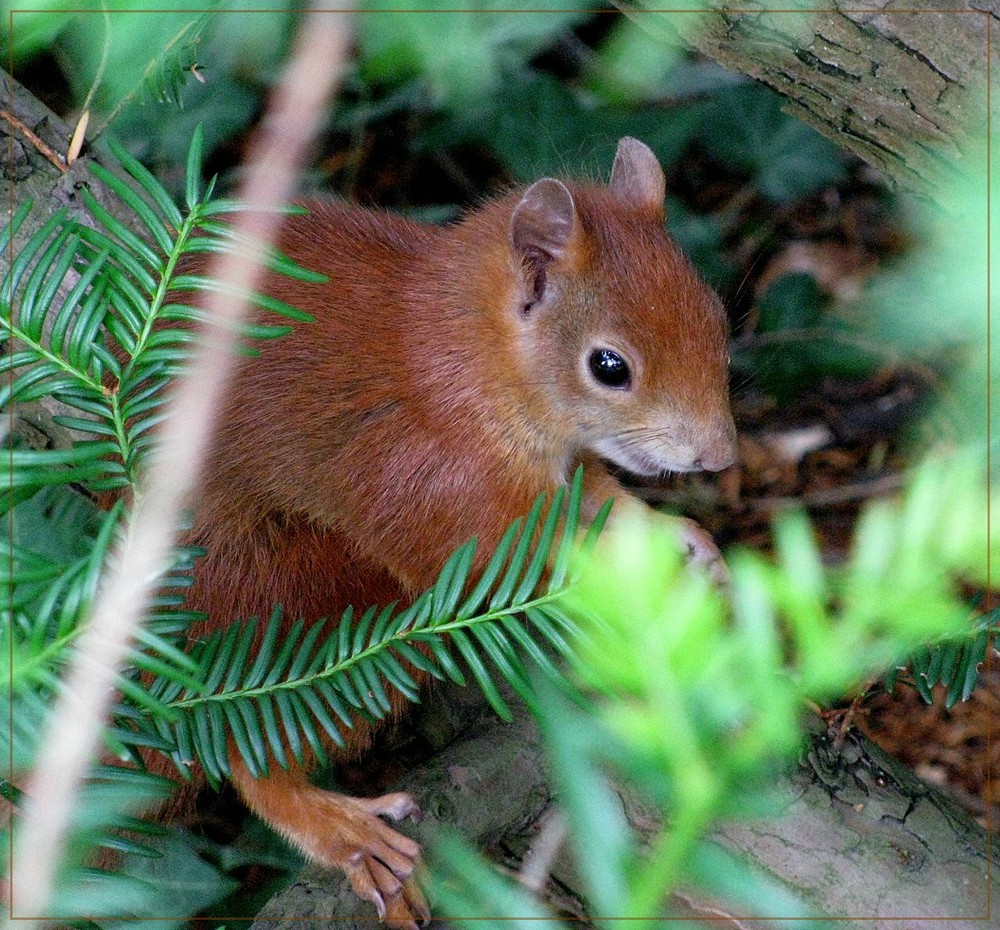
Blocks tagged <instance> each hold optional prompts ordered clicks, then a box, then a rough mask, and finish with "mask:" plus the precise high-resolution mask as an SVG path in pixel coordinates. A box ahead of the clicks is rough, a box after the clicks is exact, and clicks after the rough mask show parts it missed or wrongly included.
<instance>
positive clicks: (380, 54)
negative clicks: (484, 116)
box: [355, 0, 590, 108]
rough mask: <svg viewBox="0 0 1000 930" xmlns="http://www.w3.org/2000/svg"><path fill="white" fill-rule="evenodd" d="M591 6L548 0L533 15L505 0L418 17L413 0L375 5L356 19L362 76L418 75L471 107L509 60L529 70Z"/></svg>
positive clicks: (447, 99)
mask: <svg viewBox="0 0 1000 930" xmlns="http://www.w3.org/2000/svg"><path fill="white" fill-rule="evenodd" d="M589 8H590V4H587V3H586V2H584V0H569V2H566V0H543V2H540V3H536V4H534V5H533V7H532V12H531V13H530V15H529V14H526V13H524V12H516V11H514V10H512V9H511V7H510V4H509V3H507V2H505V0H485V2H476V3H472V2H469V0H463V2H462V3H458V4H453V5H452V6H451V7H450V8H449V9H442V10H440V11H425V12H423V13H421V15H418V16H414V15H410V14H409V13H408V12H407V11H412V9H413V6H412V4H411V3H408V2H407V0H380V2H378V3H375V2H368V3H366V4H365V5H364V6H363V7H362V9H361V11H360V14H359V15H358V17H357V18H356V20H355V23H356V28H357V38H358V44H359V47H360V49H361V53H362V64H361V71H362V75H363V76H364V77H365V79H366V80H369V81H372V82H377V83H382V84H390V85H398V84H400V83H402V82H404V81H406V80H408V79H409V78H411V77H414V76H418V75H419V76H421V77H422V78H423V79H424V80H425V81H426V82H427V85H428V87H429V88H430V91H431V98H432V100H433V101H434V102H435V104H436V105H440V106H443V107H445V108H454V107H460V106H470V105H473V104H474V103H476V102H477V101H479V100H481V99H482V98H483V97H485V96H486V95H487V94H490V93H492V92H493V91H495V90H496V89H497V88H498V86H499V83H500V79H501V74H502V70H503V66H504V65H509V64H516V65H517V66H518V67H522V66H523V65H524V64H525V63H526V62H527V61H528V60H529V59H530V58H531V57H532V56H533V55H535V54H537V53H538V52H540V51H541V50H542V49H543V48H545V46H546V45H548V44H549V43H550V42H551V41H552V39H553V37H554V36H556V35H557V34H558V33H559V32H561V31H563V30H565V29H568V28H569V27H570V26H572V25H573V24H574V23H576V22H578V21H579V20H580V19H581V18H582V16H583V11H585V10H587V9H589ZM472 11H475V12H474V13H473V12H472Z"/></svg>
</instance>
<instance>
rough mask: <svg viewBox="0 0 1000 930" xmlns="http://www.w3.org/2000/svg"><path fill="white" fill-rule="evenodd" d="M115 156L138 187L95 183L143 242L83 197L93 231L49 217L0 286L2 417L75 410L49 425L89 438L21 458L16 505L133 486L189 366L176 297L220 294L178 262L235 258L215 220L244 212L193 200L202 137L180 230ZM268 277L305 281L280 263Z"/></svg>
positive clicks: (121, 155)
mask: <svg viewBox="0 0 1000 930" xmlns="http://www.w3.org/2000/svg"><path fill="white" fill-rule="evenodd" d="M112 148H113V150H114V151H115V153H116V156H117V157H118V159H119V161H120V162H121V164H122V166H123V167H124V168H125V170H126V171H127V172H128V174H129V176H130V177H131V179H132V181H134V182H135V186H132V185H130V184H128V183H126V182H125V181H123V180H122V179H121V178H120V177H117V176H116V175H114V174H112V173H111V172H109V171H107V170H105V169H103V168H102V167H101V166H99V165H96V166H95V167H94V169H93V170H94V173H95V175H96V176H97V177H98V178H99V179H100V180H101V181H102V182H103V183H104V184H105V185H106V186H107V187H108V188H109V189H110V190H111V191H113V193H114V194H115V195H116V196H117V197H118V198H119V200H120V201H121V202H122V204H123V205H124V206H126V207H128V208H129V209H130V210H131V211H132V213H133V215H134V217H135V220H136V221H137V222H138V223H139V224H141V228H142V231H143V235H142V236H140V235H138V234H136V233H135V232H133V231H132V229H130V228H129V227H128V226H126V225H125V224H123V223H122V222H121V221H119V220H118V219H116V218H115V217H114V216H113V215H112V214H111V213H109V212H108V211H107V210H106V209H105V208H104V207H102V206H101V205H100V204H99V203H98V202H97V200H96V199H95V198H94V197H93V195H92V194H91V193H90V192H89V191H87V190H86V189H84V190H83V194H82V196H83V199H84V202H85V203H86V204H87V207H88V208H89V210H90V212H91V214H92V215H93V217H94V219H95V221H96V223H95V226H93V227H92V226H88V225H85V224H82V223H77V222H71V221H67V217H66V214H65V212H64V211H57V212H56V213H55V214H54V215H53V216H52V217H51V218H50V219H49V220H48V221H46V222H45V223H44V224H42V225H41V226H40V227H39V228H38V230H37V231H36V232H35V233H34V234H33V235H32V236H31V237H30V238H29V239H28V241H27V242H26V243H24V244H23V245H22V246H21V248H20V249H19V251H18V252H17V255H16V256H15V257H14V259H13V260H12V262H11V265H10V270H9V271H8V272H7V274H6V275H5V277H4V279H3V282H2V284H0V287H2V293H3V297H2V298H0V326H2V327H3V329H5V330H6V331H7V333H8V334H9V335H10V337H12V339H13V340H14V351H12V352H11V353H10V354H8V355H7V356H5V357H4V359H3V360H2V362H0V368H2V370H3V372H4V373H9V374H10V378H9V381H8V382H7V383H6V384H5V385H4V386H3V387H2V388H0V405H2V406H7V405H8V404H10V403H17V402H20V403H24V402H27V401H31V400H36V399H38V398H40V397H52V398H54V399H55V400H57V401H59V402H61V403H62V404H65V405H66V406H67V407H69V408H71V410H72V412H71V413H68V414H63V415H60V416H58V417H57V418H56V420H57V422H59V423H60V424H62V425H63V426H68V427H71V428H73V429H75V430H79V431H81V432H82V433H84V434H88V435H89V437H90V438H85V439H81V440H79V441H77V442H75V443H74V444H73V447H72V448H71V449H66V450H62V451H60V452H56V451H53V450H45V451H41V452H39V451H35V450H28V449H15V450H14V451H13V452H12V453H11V470H10V473H9V475H7V476H6V477H5V480H4V483H3V485H2V487H3V490H4V491H8V492H9V493H10V495H11V497H12V499H13V500H15V501H23V500H26V499H27V498H28V497H30V496H31V495H33V494H35V493H36V492H37V491H38V490H39V489H40V488H43V487H46V486H48V485H51V484H62V485H65V484H69V483H70V482H75V483H80V484H85V485H86V486H88V487H89V488H91V489H92V490H112V489H117V488H122V487H125V486H127V485H129V484H131V483H133V482H134V480H135V477H136V475H137V474H138V473H139V471H140V470H141V466H142V463H143V461H144V457H145V454H146V451H147V450H148V448H149V445H150V442H151V440H152V436H153V429H154V427H155V426H156V425H157V423H159V422H160V420H161V418H162V415H163V410H162V406H163V399H164V394H163V387H164V386H165V385H166V383H167V382H168V380H169V379H170V377H172V376H173V375H174V374H176V373H177V371H178V370H179V368H180V365H181V364H182V362H183V361H184V359H185V358H186V356H187V351H188V346H189V344H190V342H191V339H192V335H191V329H190V324H193V323H196V322H197V321H198V319H199V316H200V313H201V311H200V310H199V309H198V308H197V307H194V306H191V305H190V304H187V303H182V302H169V303H168V300H169V298H170V297H171V295H172V292H173V293H179V292H185V291H207V290H213V289H215V287H216V285H215V284H214V283H213V282H212V281H210V280H209V279H208V278H206V277H205V276H204V275H203V274H200V273H197V272H195V273H192V272H191V271H190V270H187V269H184V268H181V267H179V262H180V261H181V258H182V256H185V255H190V254H193V253H208V252H227V251H232V250H234V249H237V248H238V247H239V243H238V242H237V241H235V240H234V238H233V236H232V233H231V232H230V231H229V230H228V229H227V227H225V226H224V225H223V224H222V223H220V222H219V221H218V219H216V217H218V216H220V215H224V214H225V213H227V212H231V211H232V210H234V209H238V205H236V204H233V203H231V202H227V201H224V200H216V201H208V200H206V199H205V198H206V197H207V196H209V195H210V193H211V190H210V189H211V187H212V185H211V184H210V185H209V190H207V191H206V192H205V195H202V194H200V192H199V189H198V185H199V182H198V171H199V170H200V164H201V134H200V133H195V136H194V139H193V142H192V146H191V155H190V158H189V171H188V178H189V182H188V191H187V213H186V215H183V216H182V214H181V212H180V211H179V210H178V208H177V207H176V206H175V205H174V203H173V201H172V200H171V199H170V197H169V196H168V195H167V193H166V191H165V190H164V189H163V187H162V186H161V185H159V184H158V182H157V181H156V180H155V179H154V178H153V177H152V176H151V175H150V174H149V173H148V172H147V171H146V169H145V168H143V167H142V165H140V164H139V162H137V161H136V160H135V159H134V158H132V157H131V156H130V155H129V154H128V153H127V152H126V151H125V150H124V149H122V148H121V147H119V146H117V145H116V144H114V143H112ZM30 209H31V205H30V203H29V204H26V205H25V206H24V207H22V208H21V209H20V210H19V211H18V212H17V213H16V214H15V216H14V218H13V220H12V221H11V223H10V225H9V226H8V227H7V228H6V230H5V232H4V234H3V236H2V238H0V247H2V249H3V250H4V251H6V250H7V249H8V247H9V243H10V241H11V239H12V238H13V236H15V235H16V234H17V232H18V230H19V229H20V228H21V226H22V224H23V223H24V222H25V220H26V219H27V217H28V215H29V211H30ZM271 266H272V267H273V268H275V269H276V270H279V271H281V272H283V273H286V274H295V275H297V276H299V277H309V275H308V274H306V273H305V272H304V271H301V270H296V269H295V268H294V266H293V265H292V264H291V263H290V262H289V261H288V260H287V259H285V258H283V257H282V256H280V255H277V254H274V255H272V257H271ZM71 276H72V277H73V278H75V282H74V283H73V284H72V286H70V280H71ZM77 276H78V277H77ZM312 277H313V278H315V277H316V276H312ZM60 294H62V295H63V296H62V297H59V296H58V295H60ZM253 299H254V300H255V302H256V303H257V304H259V305H261V306H265V307H266V308H267V309H268V310H270V311H272V312H275V313H278V314H281V315H283V316H285V317H287V318H289V319H292V320H296V321H303V320H306V319H308V317H307V316H306V315H305V314H303V313H301V312H300V311H298V310H295V309H294V308H292V307H289V306H288V305H286V304H283V303H281V302H280V301H276V300H273V299H271V298H265V297H264V296H263V295H253ZM13 307H16V308H17V313H16V316H15V315H14V314H13V312H12V309H13ZM165 323H169V324H171V325H163V324H165ZM287 331H288V330H287V328H286V327H279V326H270V327H267V326H260V325H257V326H254V327H252V328H248V330H247V334H248V336H252V337H254V338H259V339H266V338H274V337H276V336H280V335H282V334H283V333H285V332H287Z"/></svg>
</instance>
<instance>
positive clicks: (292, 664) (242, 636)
mask: <svg viewBox="0 0 1000 930" xmlns="http://www.w3.org/2000/svg"><path fill="white" fill-rule="evenodd" d="M581 493H582V471H578V472H577V474H576V477H575V478H574V481H573V484H572V487H571V489H570V494H569V501H568V505H567V507H566V508H564V507H563V496H564V491H563V489H560V490H559V491H558V492H557V493H556V495H555V497H554V499H553V500H552V501H551V503H550V505H549V506H548V508H547V509H546V508H545V507H544V504H545V502H544V498H543V497H539V499H538V500H537V501H536V502H535V506H534V508H533V509H532V511H531V512H530V513H529V514H528V516H527V518H526V519H525V520H524V521H523V523H522V521H520V520H518V521H516V522H515V523H513V524H511V526H510V528H509V529H508V531H507V533H506V534H505V535H504V537H503V540H502V541H501V543H500V544H499V546H498V548H497V549H496V551H495V552H494V553H493V555H492V557H491V559H490V560H489V562H488V564H487V565H486V567H485V569H484V570H483V572H482V574H481V575H480V576H479V578H478V581H477V582H476V584H475V586H474V587H472V586H471V583H470V577H471V576H470V573H471V571H472V566H473V563H474V560H475V553H476V542H475V540H473V541H471V542H469V543H467V544H466V545H464V546H462V547H460V548H459V549H458V550H457V551H456V552H455V554H454V555H453V556H452V557H451V558H450V559H449V560H448V562H447V564H446V565H445V566H444V568H443V569H442V570H441V575H440V577H439V578H438V581H437V583H436V584H435V585H434V586H433V587H432V588H430V589H429V590H428V591H426V592H425V593H424V594H422V595H421V596H420V597H418V598H417V599H416V600H415V601H414V602H413V603H412V604H411V605H409V606H408V607H406V608H404V609H401V610H400V609H397V608H396V605H394V604H390V605H388V606H386V607H384V608H382V609H381V610H379V609H378V608H377V607H374V606H373V607H369V608H368V609H367V610H366V611H365V612H364V613H363V614H362V615H361V617H360V618H357V619H356V618H355V616H354V610H353V609H348V610H347V611H346V612H345V613H344V615H343V616H342V617H341V618H340V620H339V621H338V622H337V623H330V622H328V621H326V620H320V621H317V622H315V623H313V624H312V625H311V626H309V627H308V629H307V628H306V625H305V624H304V623H303V621H302V620H298V621H297V622H296V623H295V624H294V625H293V626H292V627H291V629H290V630H287V631H285V630H284V629H283V627H282V624H281V611H280V609H277V610H275V612H274V614H273V615H272V616H271V618H270V620H269V621H268V623H267V624H265V625H264V626H263V629H262V631H261V636H262V638H261V640H260V646H259V648H256V649H253V648H252V644H253V643H255V642H256V641H257V637H256V634H257V630H258V621H257V620H256V619H253V620H250V621H247V622H237V623H234V624H232V625H231V626H229V627H228V628H227V629H226V630H225V631H223V632H219V633H217V634H214V635H212V636H208V637H205V638H202V639H201V640H200V641H199V642H198V643H197V644H196V645H195V647H194V648H193V649H192V651H191V653H190V656H189V658H190V660H191V661H192V662H193V663H194V665H195V666H196V667H197V669H198V678H197V681H196V682H195V683H192V681H191V680H190V679H189V678H182V677H180V676H178V675H175V674H172V671H171V670H166V673H165V674H161V675H160V676H159V677H158V678H157V679H156V680H155V681H154V682H153V683H152V684H151V685H150V686H149V693H150V695H151V697H152V698H153V699H155V700H156V701H157V702H159V704H160V705H161V706H162V707H163V708H164V710H165V711H166V713H163V714H158V715H150V716H146V717H144V718H139V719H136V718H133V720H132V721H130V722H131V724H132V726H133V727H135V732H136V734H137V737H139V738H142V739H147V740H148V741H150V742H151V743H156V742H159V743H161V745H162V746H164V747H167V746H171V747H172V748H171V749H170V750H169V754H170V755H171V757H172V758H173V760H174V762H175V764H176V765H177V767H178V769H179V770H180V771H181V772H182V773H185V774H186V772H187V769H186V765H187V764H188V760H191V759H192V758H195V757H197V758H198V760H200V762H201V764H202V765H203V767H204V769H205V771H206V773H207V774H208V775H209V777H210V779H212V780H213V781H216V782H217V781H219V780H220V779H222V778H223V777H224V776H226V775H228V774H229V759H228V754H227V738H228V736H229V735H232V737H233V738H234V740H235V743H236V746H237V748H238V750H239V752H240V755H241V757H242V759H243V760H244V762H245V763H246V765H247V767H248V768H249V770H250V771H251V773H252V774H253V775H254V776H255V777H260V776H262V775H266V774H267V772H268V770H269V768H270V765H271V764H272V760H273V761H274V762H277V763H278V764H279V765H281V766H284V767H287V766H288V765H289V764H290V762H291V759H293V758H294V760H295V761H297V762H299V763H302V762H304V761H305V760H306V758H307V757H308V756H312V757H315V758H318V759H319V760H321V761H325V760H326V753H325V751H324V749H323V745H322V740H323V734H325V735H326V736H328V737H329V738H330V739H331V740H332V741H333V742H334V743H336V744H338V745H343V742H344V741H343V735H342V734H343V731H344V730H345V728H350V727H352V726H353V725H354V720H355V718H356V716H360V717H362V718H364V719H366V720H379V719H382V718H383V717H385V716H386V715H387V714H388V713H390V711H391V709H392V703H391V699H390V692H392V691H396V692H398V693H399V694H401V695H402V696H403V697H404V698H406V699H407V700H410V701H416V700H418V692H417V683H416V681H415V680H414V678H413V676H412V674H411V672H410V671H408V670H407V669H408V667H409V668H412V669H416V670H418V671H420V672H423V673H426V674H428V675H431V676H434V677H436V678H445V677H448V678H451V679H452V680H453V681H456V682H458V683H460V684H464V683H465V674H464V673H463V671H462V669H461V667H460V666H459V665H458V664H457V663H456V660H455V656H453V655H452V652H451V650H450V649H449V648H448V644H449V643H451V644H453V645H454V648H455V651H456V652H457V653H458V656H459V657H461V659H462V660H463V661H464V664H465V667H466V668H467V669H468V671H469V672H470V673H471V675H472V677H473V679H474V680H475V681H476V683H477V684H478V685H479V687H480V688H481V689H482V690H483V693H484V694H485V695H486V697H487V698H488V700H489V701H490V703H491V705H492V706H493V708H494V709H495V710H496V712H497V713H498V714H499V715H500V716H501V717H504V718H505V719H509V718H510V710H509V708H508V707H507V704H506V702H505V701H504V699H503V697H502V696H501V695H500V692H499V690H498V689H497V686H496V684H495V682H494V678H493V674H491V671H490V668H489V666H490V665H492V666H493V667H494V669H495V673H496V674H499V676H500V677H501V678H503V679H504V680H505V681H507V682H508V683H509V684H511V685H512V686H513V687H514V689H515V690H516V691H517V693H518V694H519V695H520V696H521V697H522V698H523V699H524V700H525V701H526V702H528V704H529V705H531V706H537V705H536V701H535V699H534V695H533V691H532V688H531V686H530V685H529V683H528V677H527V674H526V671H525V669H524V666H523V663H522V659H521V653H523V654H525V655H527V656H529V657H530V658H531V659H532V660H533V661H534V662H535V663H537V665H538V666H539V667H541V668H543V669H545V670H546V671H547V672H549V673H550V674H551V675H553V676H556V677H558V675H559V673H558V671H557V669H556V667H555V665H554V664H553V662H552V659H551V658H550V657H549V655H548V654H547V652H546V649H545V647H549V648H551V649H553V650H554V651H555V652H556V653H559V654H562V655H563V656H564V657H565V656H567V655H568V654H569V652H570V644H571V642H572V641H573V640H574V639H575V624H574V622H573V621H572V620H571V619H570V618H569V616H568V615H567V614H566V612H565V610H564V609H563V607H562V606H561V602H562V601H563V600H564V598H565V594H566V590H567V585H566V579H567V572H568V566H569V557H570V553H571V550H570V547H569V545H568V543H567V540H569V539H571V538H572V535H573V531H574V527H575V526H576V523H577V521H578V519H579V510H580V497H581ZM606 513H607V508H606V509H605V511H604V513H603V514H602V515H601V516H600V517H599V518H598V520H599V522H598V523H595V524H594V527H593V529H592V532H596V530H597V529H598V528H599V526H600V523H602V522H603V520H604V518H605V517H606ZM563 518H565V526H566V531H565V535H564V536H563V537H562V541H561V542H559V548H558V551H556V550H555V547H556V543H557V540H558V539H559V537H557V529H558V528H559V526H560V522H561V521H562V520H563ZM536 530H538V534H537V539H536ZM546 566H551V574H550V579H549V582H548V584H547V587H546V590H545V591H544V592H543V593H537V594H536V593H535V589H536V587H537V586H538V583H539V581H540V579H541V577H542V574H543V572H544V571H545V569H546ZM470 588H471V590H469V589H470ZM279 636H280V640H279Z"/></svg>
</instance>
